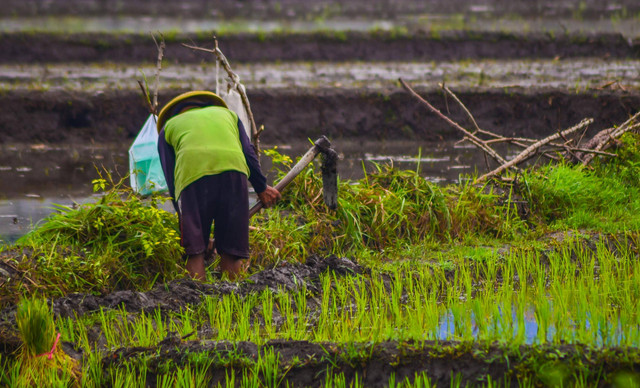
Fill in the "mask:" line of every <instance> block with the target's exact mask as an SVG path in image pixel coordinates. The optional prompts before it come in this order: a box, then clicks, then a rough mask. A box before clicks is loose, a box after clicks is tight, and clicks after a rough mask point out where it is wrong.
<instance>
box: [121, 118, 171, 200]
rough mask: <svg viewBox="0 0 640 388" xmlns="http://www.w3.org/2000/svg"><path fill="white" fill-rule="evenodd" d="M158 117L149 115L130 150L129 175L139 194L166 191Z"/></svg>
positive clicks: (134, 188)
mask: <svg viewBox="0 0 640 388" xmlns="http://www.w3.org/2000/svg"><path fill="white" fill-rule="evenodd" d="M156 121H157V117H156V116H154V115H149V118H148V119H147V121H146V122H145V123H144V126H142V129H141V130H140V133H138V136H137V137H136V139H135V140H134V141H133V144H132V145H131V148H129V175H130V181H131V188H132V189H133V190H134V191H135V192H136V193H138V194H142V195H149V194H151V193H154V192H160V191H166V190H167V182H166V181H165V179H164V173H163V172H162V165H161V164H160V155H159V154H158V131H157V130H156Z"/></svg>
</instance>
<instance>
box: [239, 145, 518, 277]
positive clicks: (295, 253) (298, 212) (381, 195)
mask: <svg viewBox="0 0 640 388" xmlns="http://www.w3.org/2000/svg"><path fill="white" fill-rule="evenodd" d="M268 155H269V156H271V157H272V159H273V161H274V165H275V166H276V168H277V169H279V170H280V171H279V174H280V175H281V176H282V175H284V173H285V172H286V171H287V170H288V168H289V166H290V164H291V161H290V160H288V159H286V158H282V156H281V155H279V154H277V152H275V151H270V152H268ZM377 167H378V168H377V171H376V172H375V173H372V174H367V175H366V176H365V177H364V178H363V179H361V180H358V181H340V182H339V188H338V191H339V194H338V209H337V210H336V211H332V210H329V209H327V207H326V206H325V205H324V202H323V199H322V179H321V177H320V174H317V173H316V172H315V171H314V167H313V166H310V167H309V168H307V169H306V170H305V171H303V172H302V173H301V174H300V175H299V176H298V177H297V178H296V180H295V181H294V182H292V184H291V185H290V186H289V187H288V188H287V190H286V193H285V195H284V196H283V200H282V201H281V202H280V203H279V205H278V207H276V208H275V209H268V210H267V211H265V212H263V213H261V215H259V216H258V217H256V219H255V220H254V223H253V224H254V225H255V226H256V227H257V228H258V230H257V231H255V232H253V233H252V236H251V237H252V248H253V251H254V253H253V262H254V263H258V264H260V265H264V264H268V262H269V260H273V261H278V260H286V259H291V258H293V259H294V260H296V259H297V260H303V259H304V258H306V256H307V253H309V252H330V253H335V254H342V255H350V254H356V253H357V254H358V256H362V254H363V252H366V251H377V252H380V251H382V250H386V251H396V252H397V251H406V250H407V247H410V246H416V245H419V246H424V245H425V244H426V245H429V244H432V243H451V242H454V241H459V240H461V239H466V238H468V237H469V236H470V235H473V236H490V237H491V238H496V237H497V238H502V237H513V235H514V234H517V233H518V232H519V231H520V229H521V228H522V226H523V224H524V223H523V221H522V220H520V219H519V217H518V214H517V212H516V211H515V209H514V205H513V204H512V203H510V202H509V193H497V192H494V191H492V190H491V189H488V187H476V186H473V185H471V184H462V185H451V186H447V187H444V188H443V187H440V186H438V185H436V184H433V183H431V182H429V181H428V180H426V179H424V178H423V177H422V176H420V174H419V171H411V170H398V169H395V168H392V167H389V166H377Z"/></svg>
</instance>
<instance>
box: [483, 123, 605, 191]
mask: <svg viewBox="0 0 640 388" xmlns="http://www.w3.org/2000/svg"><path fill="white" fill-rule="evenodd" d="M591 123H593V119H584V120H582V121H581V122H580V123H579V124H578V125H575V126H573V127H571V128H569V129H565V130H564V131H562V132H558V133H554V134H553V135H551V136H548V137H546V138H544V139H542V140H539V141H537V142H536V143H534V144H532V145H530V146H529V147H528V148H527V149H525V150H524V151H522V152H521V153H520V154H518V155H517V156H516V157H515V158H513V159H512V160H511V161H509V162H507V163H505V164H503V165H501V166H500V167H498V168H496V169H495V170H493V171H491V172H488V173H486V174H484V175H483V176H481V177H480V178H478V179H476V183H480V182H483V181H485V180H486V179H488V178H491V177H493V176H495V175H498V174H500V173H502V172H503V171H504V170H506V169H508V168H510V167H513V166H515V165H517V164H518V163H522V162H524V161H525V160H527V159H529V158H530V157H531V156H533V155H535V153H536V152H537V151H538V150H539V149H540V148H541V147H542V146H544V145H546V144H548V143H550V142H552V141H554V140H556V139H558V138H560V137H562V136H567V135H570V134H572V133H574V132H576V131H578V130H579V129H582V128H584V127H585V126H587V125H589V124H591Z"/></svg>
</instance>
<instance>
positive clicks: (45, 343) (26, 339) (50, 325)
mask: <svg viewBox="0 0 640 388" xmlns="http://www.w3.org/2000/svg"><path fill="white" fill-rule="evenodd" d="M16 322H17V325H18V331H19V333H20V338H21V339H22V341H23V350H22V352H23V354H24V355H25V356H26V357H33V356H36V355H38V354H42V353H45V352H49V351H50V350H51V347H52V345H53V341H54V340H55V337H56V326H55V323H54V322H53V314H51V311H50V310H49V306H48V305H47V302H46V301H45V300H42V299H38V298H32V299H25V300H23V301H22V302H21V303H20V304H19V305H18V309H17V310H16Z"/></svg>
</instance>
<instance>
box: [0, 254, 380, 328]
mask: <svg viewBox="0 0 640 388" xmlns="http://www.w3.org/2000/svg"><path fill="white" fill-rule="evenodd" d="M16 254H17V255H19V256H21V255H22V253H21V252H4V253H3V254H2V256H0V282H1V283H0V285H2V284H3V283H4V282H5V281H7V279H10V278H16V277H20V276H21V273H20V271H19V270H17V269H16V268H15V266H13V265H11V264H10V263H9V262H8V261H7V260H6V258H7V257H10V256H11V255H16ZM27 254H28V253H27ZM327 271H331V272H332V273H334V274H336V275H338V276H355V275H359V274H365V273H369V272H370V271H369V270H368V269H366V268H364V267H362V266H360V265H358V264H357V263H355V262H353V261H351V260H349V259H347V258H340V257H336V256H329V257H325V258H322V257H319V256H313V255H312V256H310V257H308V258H307V260H306V262H305V263H304V264H302V263H285V264H282V265H280V266H277V267H274V268H269V269H265V270H263V271H260V272H258V273H256V274H254V275H252V276H250V277H248V278H247V279H246V280H245V281H243V282H240V283H232V282H222V281H221V282H214V283H200V282H196V281H193V280H191V279H189V278H184V279H179V280H174V281H171V282H169V283H166V284H159V285H157V286H156V287H154V288H153V289H152V290H150V291H147V292H138V291H132V290H123V291H115V292H112V293H109V294H106V295H90V294H70V295H67V296H64V297H61V298H58V299H55V300H53V301H52V309H53V312H54V314H55V315H57V316H61V317H74V316H76V315H77V316H81V315H84V314H87V313H90V312H95V311H98V310H100V309H101V308H102V309H124V310H126V311H127V312H131V313H136V312H141V311H153V310H156V309H160V310H161V311H180V310H181V309H184V308H185V307H187V306H197V305H199V304H200V303H201V300H202V297H204V296H207V295H224V294H230V293H234V294H236V295H239V296H244V295H247V294H250V293H258V292H260V291H263V290H265V289H267V288H268V289H271V290H272V291H282V292H296V291H298V290H300V289H307V290H309V292H312V293H314V294H315V293H318V292H319V291H320V290H321V288H320V284H319V281H320V275H321V274H323V273H325V272H327ZM9 281H11V280H9ZM13 310H14V307H9V308H7V309H4V310H2V312H0V316H2V317H3V320H8V321H11V320H12V316H13Z"/></svg>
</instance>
